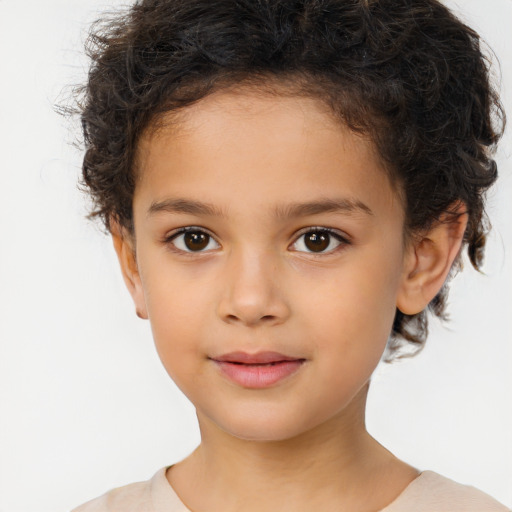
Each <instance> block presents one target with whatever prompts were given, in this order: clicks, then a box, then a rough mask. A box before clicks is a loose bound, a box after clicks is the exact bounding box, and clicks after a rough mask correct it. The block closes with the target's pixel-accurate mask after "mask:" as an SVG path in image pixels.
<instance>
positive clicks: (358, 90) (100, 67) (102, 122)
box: [78, 0, 505, 360]
mask: <svg viewBox="0 0 512 512" xmlns="http://www.w3.org/2000/svg"><path fill="white" fill-rule="evenodd" d="M87 51H88V55H89V57H90V58H91V60H92V64H91V68H90V72H89V76H88V81H87V83H86V84H85V86H83V87H82V88H81V89H80V90H79V91H78V97H79V101H78V104H79V108H78V110H79V113H80V115H81V119H82V127H83V135H84V141H85V149H86V153H85V157H84V161H83V185H84V186H85V188H86V189H87V191H88V192H89V194H90V195H91V197H92V199H93V203H94V207H93V210H92V213H91V216H92V217H100V218H101V219H102V220H103V222H104V225H105V226H106V228H107V230H108V229H109V226H110V222H111V219H116V221H117V222H119V223H120V224H121V225H122V226H123V227H124V228H126V229H127V230H129V231H131V230H133V221H132V198H133V193H134V188H135V172H136V170H135V165H134V159H135V153H136V148H137V143H138V140H139V138H140V136H141V134H142V133H143V132H144V131H145V130H146V129H147V128H148V127H149V126H150V125H151V124H153V123H154V122H155V121H156V120H158V119H159V116H161V115H162V114H164V113H168V112H173V111H177V110H179V109H182V108H184V107H187V106H188V105H191V104H192V103H194V102H197V101H199V100H200V99H202V98H204V97H205V96H207V95H209V94H211V93H213V92H215V91H218V90H220V89H223V88H226V87H230V86H233V85H237V84H244V83H249V84H252V85H254V84H255V85H256V86H257V87H262V88H265V87H267V88H271V86H270V85H269V84H272V83H274V84H275V83H277V84H280V86H281V88H283V87H284V88H285V89H287V90H288V91H289V92H290V93H291V94H297V95H306V96H310V97H315V98H318V99H320V100H321V101H323V102H325V103H326V104H327V105H328V106H329V107H330V109H331V110H332V112H333V113H334V114H335V115H336V116H338V118H339V119H340V122H342V123H344V124H346V125H347V126H349V127H350V128H351V129H352V130H354V131H356V132H358V133H363V134H365V135H367V136H369V137H370V138H371V140H373V142H374V143H375V145H376V148H377V149H378V151H379V153H380V155H381V157H382V159H383V161H384V162H385V163H386V168H387V169H388V172H389V175H390V178H391V179H392V182H393V183H394V184H395V185H396V188H397V190H398V191H399V192H400V194H401V196H402V198H403V201H404V207H405V211H406V226H405V232H406V233H409V234H412V233H416V232H420V231H422V230H425V229H428V228H429V227H431V226H432V225H433V223H435V222H436V221H439V219H440V218H441V216H442V215H443V214H445V213H447V212H448V213H449V212H450V210H451V209H453V207H454V205H455V204H459V205H460V203H461V202H462V203H464V204H465V206H466V208H467V213H468V215H469V223H468V227H467V230H466V232H465V235H464V244H465V247H466V248H467V252H468V255H469V259H470V261H471V263H472V264H473V266H474V267H475V268H476V269H479V268H480V266H481V264H482V260H483V251H484V246H485V239H486V233H487V232H488V229H489V224H488V222H487V220H486V216H485V212H484V199H485V191H486V190H487V189H488V188H489V187H490V186H491V185H492V184H493V183H494V181H495V180H496V178H497V169H496V163H495V162H494V160H493V159H492V154H493V151H494V149H495V146H496V143H497V141H498V139H499V137H500V136H501V134H502V132H503V128H504V122H505V116H504V113H503V109H502V107H501V104H500V102H499V98H498V95H497V93H496V91H495V90H494V88H493V87H492V85H491V83H490V79H489V69H490V67H489V59H488V58H487V57H486V56H485V55H484V54H483V52H482V50H481V43H480V39H479V36H478V34H477V33H476V32H474V31H473V30H472V29H471V28H469V27H467V26H466V25H465V24H463V23H462V22H461V21H460V20H458V19H457V18H456V17H455V16H454V15H453V14H452V13H451V12H450V11H449V10H448V9H447V8H446V7H445V6H443V5H442V4H441V3H439V2H438V1H436V0H215V1H214V2H213V1H211V0H141V1H138V2H136V3H135V5H133V7H131V8H130V9H129V10H128V11H125V12H121V13H119V12H118V13H115V14H113V15H112V16H109V17H107V18H106V19H103V20H100V21H99V22H97V23H96V24H95V25H94V26H93V28H92V30H91V34H90V37H89V39H88V44H87ZM276 94H279V92H276ZM458 266H460V258H459V260H458V261H457V262H456V264H455V268H458ZM446 295H447V287H446V286H445V287H443V289H442V290H441V292H440V293H439V294H438V295H437V296H436V297H435V298H434V300H433V301H432V302H431V303H430V304H429V308H428V309H430V311H431V312H432V313H433V314H435V315H437V316H439V317H441V318H444V317H445V314H444V310H445V302H446ZM426 337H427V311H426V310H425V311H423V312H421V313H419V314H417V315H405V314H403V313H402V312H401V311H399V310H397V312H396V316H395V320H394V324H393V330H392V335H391V337H390V344H389V348H390V352H389V353H390V354H391V355H392V354H393V353H394V355H395V356H396V355H397V354H398V353H399V349H400V348H405V347H406V346H409V347H410V346H413V347H416V350H415V351H414V353H416V352H417V351H419V350H420V349H421V348H422V346H423V345H424V342H425V339H426ZM404 340H406V341H407V342H410V343H411V344H412V345H409V344H408V343H405V342H404ZM391 355H390V356H389V359H390V360H391Z"/></svg>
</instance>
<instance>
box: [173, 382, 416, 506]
mask: <svg viewBox="0 0 512 512" xmlns="http://www.w3.org/2000/svg"><path fill="white" fill-rule="evenodd" d="M367 392H368V387H367V386H366V387H365V388H364V389H362V390H361V391H360V392H359V393H358V395H357V396H356V397H355V398H354V399H353V400H352V402H351V403H350V405H349V406H348V407H347V408H345V409H344V410H343V412H342V413H340V414H339V415H337V416H336V417H333V418H331V420H329V421H328V422H325V423H323V424H321V425H319V426H318V427H316V428H314V429H312V430H309V431H307V432H304V433H302V434H300V435H298V436H296V437H294V438H292V439H286V440H283V441H251V440H245V439H239V438H237V437H234V436H231V435H230V434H228V433H226V432H224V431H222V430H220V429H219V428H218V427H217V426H216V425H215V424H213V423H212V422H211V421H210V420H209V419H208V418H205V417H200V416H199V415H198V418H199V424H200V428H201V438H202V442H201V445H200V446H199V447H198V448H197V449H196V450H195V451H194V453H193V454H192V455H190V456H189V457H188V458H187V459H185V461H183V462H181V463H180V464H178V465H176V466H174V467H173V469H172V471H170V472H169V474H168V478H169V481H170V483H171V485H172V486H173V487H174V488H175V489H176V491H177V492H178V494H179V495H180V497H181V498H182V500H183V501H184V502H185V503H186V504H187V505H188V506H189V507H190V508H191V509H192V510H197V511H199V512H200V511H202V510H224V511H229V510H244V511H247V512H249V511H252V510H254V511H261V510H266V511H273V510H280V511H284V510H294V511H300V510H303V509H304V510H312V509H314V506H316V508H320V509H322V508H323V509H326V508H330V507H331V506H332V504H333V503H336V504H340V505H342V504H345V505H346V509H348V510H354V511H356V510H358V508H357V506H356V505H355V504H356V503H362V502H364V503H365V507H366V505H367V504H368V503H367V501H368V498H369V497H370V498H372V496H367V494H368V493H367V491H364V489H363V488H366V489H372V488H373V489H375V485H377V480H379V479H381V478H382V475H383V474H384V475H389V469H390V468H391V467H392V466H393V467H395V464H396V463H397V462H399V461H397V459H395V457H394V456H393V455H391V454H390V453H389V452H388V451H387V450H385V449H384V448H383V447H382V446H381V445H380V444H379V443H377V442H376V441H375V440H374V439H373V438H372V437H371V436H370V435H369V434H368V433H367V431H366V428H365V414H364V413H365V405H366V396H367ZM400 464H403V463H400ZM395 469H396V468H395ZM416 474H417V473H415V475H416ZM415 475H414V476H415ZM410 476H411V473H410V472H409V480H408V481H407V482H406V484H407V483H409V481H410V480H412V479H413V478H411V477H410ZM406 484H405V485H406ZM405 485H403V486H401V487H400V489H398V491H396V490H395V491H393V490H392V491H391V492H390V493H389V496H384V497H383V498H382V500H383V503H382V504H383V505H386V504H387V503H389V502H391V501H392V500H393V499H394V497H396V495H398V494H399V492H400V491H401V490H402V489H403V487H405ZM197 489H201V492H200V493H198V492H197ZM362 494H364V495H365V499H364V500H362V501H361V495H362ZM373 494H374V493H372V495H373ZM212 504H217V505H216V506H212ZM366 510H368V508H366ZM370 510H371V508H370ZM375 510H378V508H375Z"/></svg>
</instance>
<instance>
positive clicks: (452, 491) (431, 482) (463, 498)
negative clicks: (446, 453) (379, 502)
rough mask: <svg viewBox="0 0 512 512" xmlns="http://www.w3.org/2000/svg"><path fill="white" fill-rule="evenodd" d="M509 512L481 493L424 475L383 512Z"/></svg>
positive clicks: (446, 479)
mask: <svg viewBox="0 0 512 512" xmlns="http://www.w3.org/2000/svg"><path fill="white" fill-rule="evenodd" d="M410 510H414V511H415V512H509V510H508V509H507V508H506V507H505V506H504V505H502V504H501V503H499V502H498V501H496V500H495V499H494V498H492V497H491V496H489V495H488V494H485V493H484V492H482V491H480V490H478V489H476V488H475V487H471V486H469V485H462V484H459V483H457V482H454V481H453V480H450V479H449V478H446V477H444V476H442V475H439V474H438V473H435V472H433V471H424V472H423V473H421V475H420V476H419V477H418V478H416V480H414V481H413V482H412V483H411V484H409V486H408V487H407V488H406V489H405V491H404V492H403V493H402V494H401V495H400V496H399V497H398V498H397V499H396V500H395V502H393V503H392V504H391V505H389V506H388V507H386V508H385V509H384V510H383V511H382V512H406V511H407V512H409V511H410Z"/></svg>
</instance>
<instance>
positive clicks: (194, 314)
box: [143, 263, 212, 385]
mask: <svg viewBox="0 0 512 512" xmlns="http://www.w3.org/2000/svg"><path fill="white" fill-rule="evenodd" d="M146 268H151V269H156V268H160V269H162V268H166V267H165V266H164V265H160V266H159V265H158V263H157V264H155V265H151V266H149V267H146ZM201 282H202V281H201V280H197V279H190V278H187V279H185V278H184V275H183V272H181V273H176V272H170V271H168V272H167V273H165V272H159V273H158V274H154V273H151V272H146V273H145V274H144V275H143V287H144V294H145V299H146V305H147V309H148V313H149V319H150V323H151V330H152V333H153V339H154V342H155V346H156V349H157V351H158V354H159V357H160V359H161V361H162V363H163V365H164V367H165V369H166V370H167V372H168V373H169V374H170V375H171V377H172V378H173V379H174V380H175V381H176V383H177V384H178V385H179V384H180V382H179V381H180V380H181V379H180V375H182V374H186V373H187V372H191V371H192V366H193V365H194V364H197V353H198V351H200V349H201V343H202V341H201V340H202V339H204V338H203V336H202V334H201V333H204V331H205V328H206V327H205V326H206V324H207V322H208V319H209V318H210V317H211V314H212V306H211V300H210V299H209V297H208V295H207V294H205V292H204V286H199V283H201ZM196 283H197V286H196Z"/></svg>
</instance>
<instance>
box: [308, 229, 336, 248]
mask: <svg viewBox="0 0 512 512" xmlns="http://www.w3.org/2000/svg"><path fill="white" fill-rule="evenodd" d="M330 240H331V236H330V235H329V233H327V232H326V231H311V232H310V233H306V235H305V236H304V244H305V246H306V247H307V248H308V249H309V250H310V251H312V252H322V251H325V249H327V247H329V242H330Z"/></svg>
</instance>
